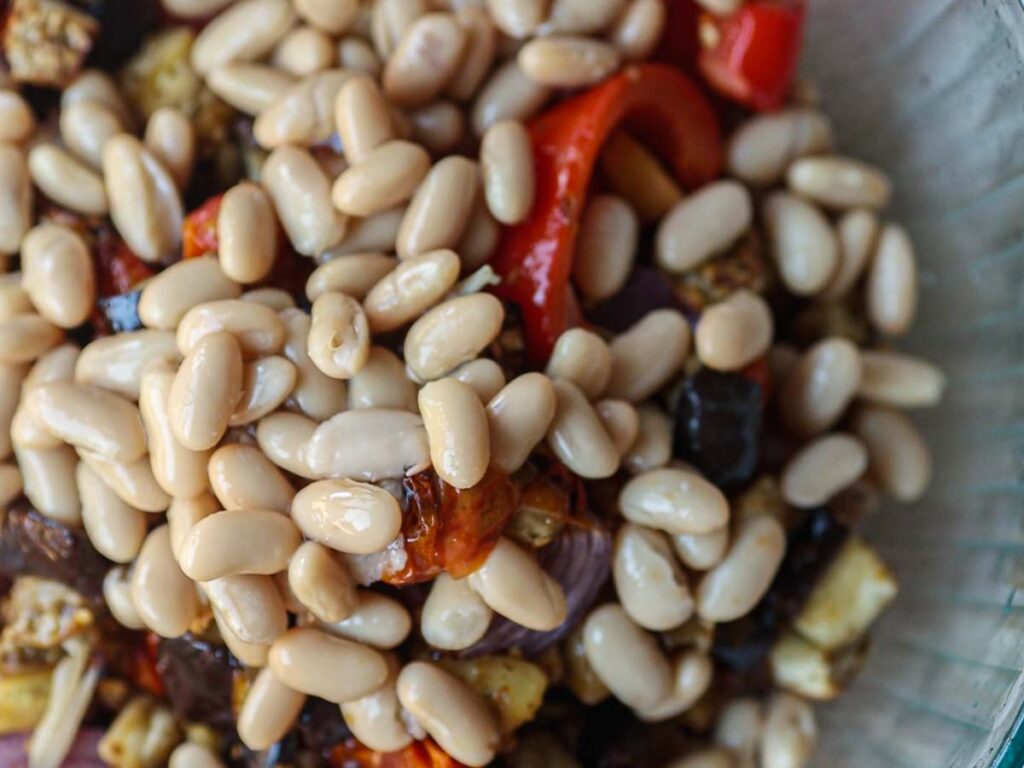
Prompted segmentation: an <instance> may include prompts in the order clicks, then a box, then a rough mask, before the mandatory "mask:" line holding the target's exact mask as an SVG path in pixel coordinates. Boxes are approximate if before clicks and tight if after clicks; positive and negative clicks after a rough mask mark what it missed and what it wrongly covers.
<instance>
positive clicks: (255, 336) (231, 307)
mask: <svg viewBox="0 0 1024 768" xmlns="http://www.w3.org/2000/svg"><path fill="white" fill-rule="evenodd" d="M222 332H223V333H227V334H228V335H230V336H232V337H233V338H234V340H235V341H236V342H237V344H238V346H239V349H240V350H241V353H242V355H243V356H245V357H246V358H253V357H262V356H264V355H273V354H277V353H278V352H280V351H281V348H282V347H283V346H284V336H285V333H284V324H283V323H282V322H281V318H280V317H279V316H278V314H277V312H274V310H272V309H270V307H265V306H263V305H262V304H257V303H255V302H252V301H242V300H241V299H224V300H222V301H208V302H206V303H204V304H199V305H197V306H195V307H192V309H190V310H189V311H188V312H186V313H185V316H184V317H183V318H182V319H181V323H180V324H179V325H178V332H177V337H176V338H177V341H178V351H179V352H180V353H181V354H182V356H187V355H188V354H189V353H191V352H192V350H194V349H195V348H196V347H197V345H198V343H199V342H200V341H201V340H202V339H203V338H205V337H206V336H208V335H210V334H214V333H222ZM232 405H233V404H232Z"/></svg>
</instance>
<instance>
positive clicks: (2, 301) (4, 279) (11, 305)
mask: <svg viewBox="0 0 1024 768" xmlns="http://www.w3.org/2000/svg"><path fill="white" fill-rule="evenodd" d="M22 268H24V260H23V262H22ZM34 311H35V309H34V307H33V306H32V300H31V299H29V297H28V292H27V291H26V290H25V288H24V287H23V285H22V276H21V275H20V274H19V273H17V272H9V273H7V274H6V275H0V321H2V320H7V319H9V318H12V317H15V316H16V315H30V314H32V313H33V312H34Z"/></svg>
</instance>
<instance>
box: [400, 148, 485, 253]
mask: <svg viewBox="0 0 1024 768" xmlns="http://www.w3.org/2000/svg"><path fill="white" fill-rule="evenodd" d="M479 185H480V171H479V168H478V166H477V163H475V162H474V161H472V160H469V159H467V158H465V157H459V156H458V155H451V156H449V157H446V158H444V159H442V160H439V161H438V162H437V163H435V164H434V167H433V168H431V169H430V172H429V173H427V175H426V176H425V177H424V179H423V183H422V184H420V186H419V188H418V189H417V190H416V194H415V195H413V198H412V201H411V202H410V203H409V207H408V208H407V209H406V211H405V216H403V217H402V225H401V227H399V230H398V240H397V241H396V246H397V248H398V255H399V257H401V258H403V259H408V258H410V257H412V256H417V255H419V254H421V253H427V252H429V251H435V250H438V249H440V248H454V247H455V246H456V245H458V242H459V239H460V238H461V237H462V233H463V232H464V231H465V229H466V225H467V224H468V223H469V218H470V216H471V215H472V214H473V205H474V203H475V202H476V199H477V194H478V188H479Z"/></svg>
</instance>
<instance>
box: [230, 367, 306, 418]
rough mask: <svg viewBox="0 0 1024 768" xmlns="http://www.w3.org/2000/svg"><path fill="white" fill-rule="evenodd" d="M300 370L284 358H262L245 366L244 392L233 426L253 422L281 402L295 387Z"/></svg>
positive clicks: (236, 408)
mask: <svg viewBox="0 0 1024 768" xmlns="http://www.w3.org/2000/svg"><path fill="white" fill-rule="evenodd" d="M297 380H298V373H297V371H296V368H295V366H294V365H292V364H291V363H290V362H288V361H287V360H286V359H285V358H283V357H276V356H271V357H261V358H260V359H259V360H255V361H253V362H251V363H245V364H244V365H243V366H242V394H241V397H239V399H238V404H237V405H236V406H235V410H234V411H233V412H232V413H231V418H230V420H229V421H228V424H229V426H232V427H238V426H245V425H247V424H251V423H253V422H254V421H258V420H259V419H261V418H263V417H264V416H266V415H267V414H268V413H271V412H272V411H274V410H275V409H276V408H277V407H278V406H279V405H281V404H282V403H283V402H284V401H285V400H286V399H287V398H288V396H289V395H290V394H291V393H292V390H293V389H294V388H295V383H296V381H297Z"/></svg>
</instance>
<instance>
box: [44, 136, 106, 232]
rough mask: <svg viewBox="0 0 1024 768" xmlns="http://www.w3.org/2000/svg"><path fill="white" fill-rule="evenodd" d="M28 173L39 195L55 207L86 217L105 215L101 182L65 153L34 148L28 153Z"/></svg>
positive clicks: (48, 147)
mask: <svg viewBox="0 0 1024 768" xmlns="http://www.w3.org/2000/svg"><path fill="white" fill-rule="evenodd" d="M28 171H29V175H31V177H32V182H33V183H34V184H35V185H36V187H38V188H39V191H41V192H42V193H43V194H44V195H46V196H47V197H48V198H50V199H51V200H53V201H54V202H55V203H57V204H58V205H61V206H63V207H65V208H67V209H69V210H72V211H74V212H75V213H81V214H84V215H86V216H105V215H106V214H107V211H108V210H109V206H108V203H107V192H106V190H105V189H104V186H103V179H102V178H101V177H100V175H99V174H98V173H96V171H94V170H93V169H92V168H90V167H89V166H87V165H86V164H85V163H83V162H82V161H81V160H79V159H78V158H77V157H75V156H74V155H72V154H71V153H70V152H68V151H67V150H66V149H63V148H62V147H59V146H57V145H56V144H49V143H46V142H40V143H39V144H36V145H35V146H33V147H32V149H30V150H29V153H28Z"/></svg>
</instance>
